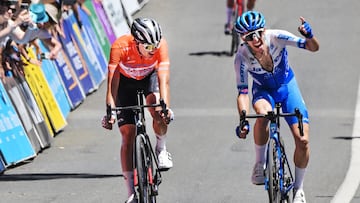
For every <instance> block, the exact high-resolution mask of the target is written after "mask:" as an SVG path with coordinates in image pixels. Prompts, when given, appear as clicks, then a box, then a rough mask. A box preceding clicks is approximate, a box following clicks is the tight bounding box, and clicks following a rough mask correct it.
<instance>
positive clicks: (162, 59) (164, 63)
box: [157, 38, 170, 74]
mask: <svg viewBox="0 0 360 203" xmlns="http://www.w3.org/2000/svg"><path fill="white" fill-rule="evenodd" d="M157 70H158V72H159V73H160V74H161V73H168V72H169V71H170V59H169V50H168V44H167V41H166V40H165V39H164V38H163V39H162V40H161V42H160V47H159V66H158V68H157Z"/></svg>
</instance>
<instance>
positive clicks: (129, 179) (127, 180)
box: [123, 171, 135, 197]
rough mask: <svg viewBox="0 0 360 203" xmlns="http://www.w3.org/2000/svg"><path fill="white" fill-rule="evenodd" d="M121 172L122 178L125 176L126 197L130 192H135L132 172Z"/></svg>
mask: <svg viewBox="0 0 360 203" xmlns="http://www.w3.org/2000/svg"><path fill="white" fill-rule="evenodd" d="M123 174H124V178H125V184H126V188H127V190H128V197H130V196H131V195H132V194H134V193H135V188H134V172H132V171H124V172H123Z"/></svg>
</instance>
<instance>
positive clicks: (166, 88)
mask: <svg viewBox="0 0 360 203" xmlns="http://www.w3.org/2000/svg"><path fill="white" fill-rule="evenodd" d="M159 49H160V50H159V51H160V60H159V61H160V62H159V67H158V70H157V74H158V80H159V91H160V98H162V99H164V101H165V104H166V105H167V108H170V62H169V54H168V45H167V42H166V40H165V39H162V40H161V43H160V48H159Z"/></svg>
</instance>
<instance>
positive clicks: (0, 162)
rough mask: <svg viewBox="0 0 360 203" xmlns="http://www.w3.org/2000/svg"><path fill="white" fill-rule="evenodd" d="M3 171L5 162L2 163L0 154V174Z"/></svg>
mask: <svg viewBox="0 0 360 203" xmlns="http://www.w3.org/2000/svg"><path fill="white" fill-rule="evenodd" d="M0 152H1V151H0ZM0 155H1V154H0ZM4 171H5V163H4V160H3V158H2V156H0V174H2V173H3V172H4Z"/></svg>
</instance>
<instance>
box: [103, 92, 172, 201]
mask: <svg viewBox="0 0 360 203" xmlns="http://www.w3.org/2000/svg"><path fill="white" fill-rule="evenodd" d="M160 106H161V109H162V110H161V111H162V112H163V113H164V114H165V115H166V114H167V110H166V104H165V102H164V100H162V99H160V103H159V104H150V105H145V104H144V93H143V91H138V92H137V105H134V106H124V107H115V108H108V109H107V111H108V112H107V114H108V115H111V111H121V110H126V109H131V110H133V111H134V112H135V118H134V119H135V124H136V136H135V143H134V154H133V163H134V186H135V191H136V193H137V194H136V196H137V199H138V200H139V203H155V202H156V196H157V195H158V187H159V185H160V183H161V181H162V178H161V171H165V170H167V169H159V161H158V158H157V156H156V155H155V152H154V149H153V147H152V145H151V142H150V138H149V136H148V134H147V133H146V123H145V108H155V107H160Z"/></svg>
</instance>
